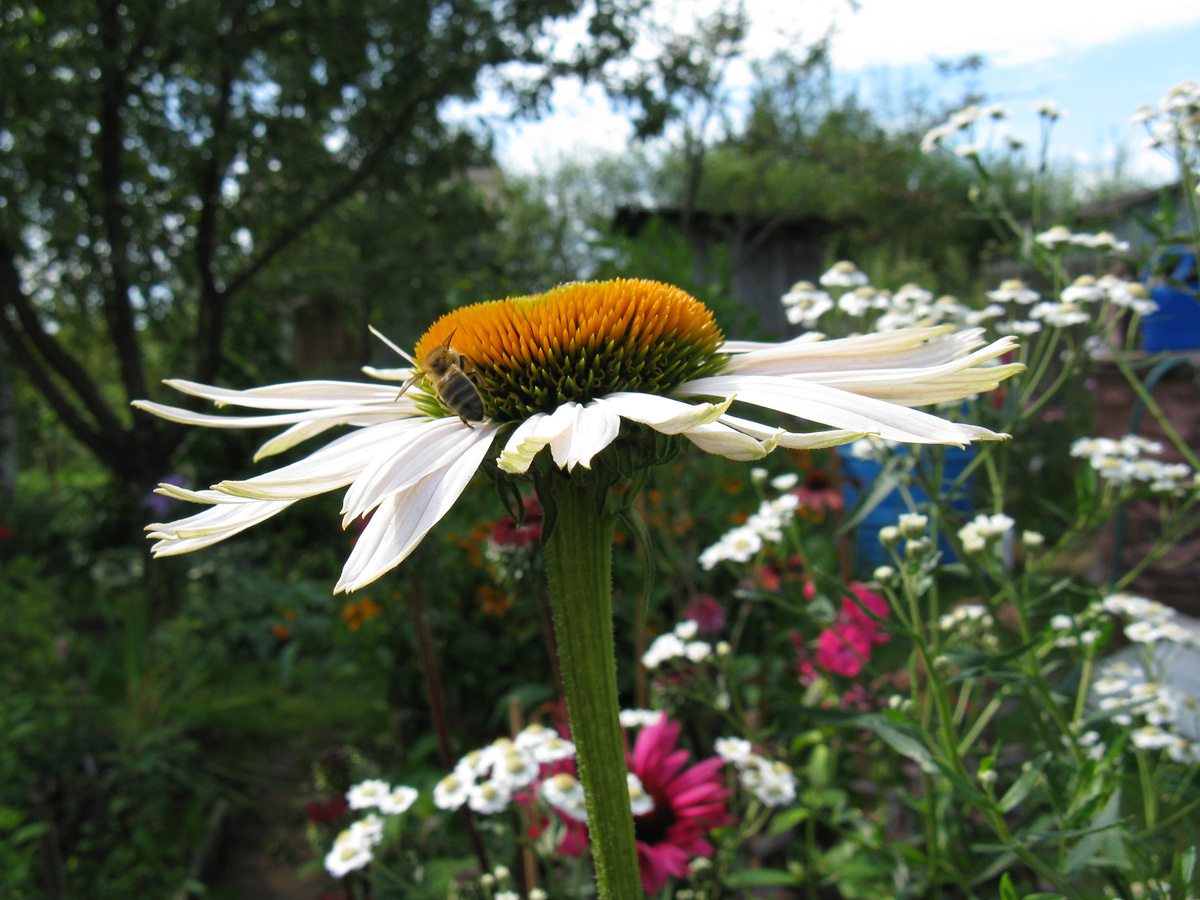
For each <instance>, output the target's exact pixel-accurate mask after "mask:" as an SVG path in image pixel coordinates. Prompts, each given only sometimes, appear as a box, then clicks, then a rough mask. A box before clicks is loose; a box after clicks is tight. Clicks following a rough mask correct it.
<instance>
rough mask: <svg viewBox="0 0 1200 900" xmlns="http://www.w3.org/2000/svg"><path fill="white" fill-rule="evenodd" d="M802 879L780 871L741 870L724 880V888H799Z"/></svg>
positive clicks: (802, 882)
mask: <svg viewBox="0 0 1200 900" xmlns="http://www.w3.org/2000/svg"><path fill="white" fill-rule="evenodd" d="M802 884H804V879H803V878H802V877H801V876H800V875H796V874H794V873H792V872H785V871H783V870H782V869H742V870H741V871H740V872H734V873H733V874H732V875H730V876H729V877H728V878H726V879H725V887H730V888H753V887H800V885H802Z"/></svg>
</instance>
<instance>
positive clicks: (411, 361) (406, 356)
mask: <svg viewBox="0 0 1200 900" xmlns="http://www.w3.org/2000/svg"><path fill="white" fill-rule="evenodd" d="M367 328H368V329H370V331H371V334H373V335H375V337H377V338H379V339H380V340H381V341H383V342H384V343H385V344H387V345H388V346H389V347H391V348H392V349H393V350H395V351H396V352H397V353H399V354H400V355H401V356H403V357H404V358H405V359H407V360H408V361H409V362H410V363H412V364H413V365H414V366H415V365H417V361H416V360H415V359H413V358H412V357H411V356H409V355H408V354H407V353H405V352H404V351H403V350H401V349H400V348H399V347H397V346H396V345H395V344H393V343H392V342H391V341H390V340H388V338H386V337H384V336H383V335H382V334H381V333H380V332H379V331H378V330H376V328H375V326H374V325H368V326H367Z"/></svg>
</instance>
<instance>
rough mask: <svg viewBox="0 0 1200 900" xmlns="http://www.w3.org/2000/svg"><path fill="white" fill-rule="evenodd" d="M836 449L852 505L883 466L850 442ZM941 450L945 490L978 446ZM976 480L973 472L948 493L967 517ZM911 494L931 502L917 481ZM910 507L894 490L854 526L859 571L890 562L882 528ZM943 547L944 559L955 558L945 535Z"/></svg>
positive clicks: (867, 571) (903, 449)
mask: <svg viewBox="0 0 1200 900" xmlns="http://www.w3.org/2000/svg"><path fill="white" fill-rule="evenodd" d="M939 449H941V448H939ZM837 450H838V456H839V457H840V458H841V464H842V494H843V497H844V498H845V501H846V509H850V508H851V507H853V506H854V504H855V503H857V502H858V498H859V496H860V495H861V494H862V493H863V491H870V489H871V485H872V484H873V483H874V481H875V479H876V477H878V475H879V473H880V471H882V469H883V466H882V465H881V464H880V463H878V462H876V461H875V460H873V459H860V458H858V457H856V456H854V455H853V454H852V453H851V452H850V446H849V445H846V446H842V447H838V448H837ZM895 452H896V453H908V452H910V451H909V448H908V447H898V448H896V450H895ZM931 452H937V451H925V455H926V456H927V455H928V454H929V453H931ZM942 452H943V453H944V454H945V456H944V457H943V460H942V490H943V492H947V491H950V489H951V487H952V485H953V484H954V482H955V481H956V480H957V479H958V476H960V475H961V474H962V473H963V470H964V469H966V467H967V466H968V465H969V464H970V463H971V460H973V459H974V458H975V448H974V447H972V446H970V445H967V446H966V447H946V448H944V449H943V450H942ZM974 481H975V476H974V475H969V476H967V478H966V479H965V480H964V481H963V483H962V484H960V485H959V486H958V487H957V488H956V489H955V490H954V493H953V494H952V495H950V497H949V500H950V507H951V509H953V510H954V511H955V512H956V513H958V514H960V515H961V516H962V517H963V518H964V519H965V518H970V516H971V513H972V511H973V510H974V506H975V504H974V488H975V485H974ZM909 494H910V495H911V496H912V499H913V501H914V502H916V503H917V504H918V505H920V504H923V503H928V502H929V497H928V495H927V494H926V493H925V492H924V491H923V490H921V489H920V488H919V487H917V486H916V485H910V486H909ZM909 511H910V510H909V508H908V505H907V504H906V503H905V502H904V497H903V496H902V495H901V493H900V491H899V490H894V491H892V492H891V493H890V494H888V495H887V496H886V497H884V498H883V501H882V502H881V503H880V504H879V505H878V506H876V507H875V508H874V509H872V510H871V511H870V512H869V513H867V515H866V516H865V517H864V518H863V519H862V520H861V521H860V522H859V523H858V526H857V527H856V528H855V532H856V534H855V548H856V553H855V557H856V568H857V569H858V571H859V573H860V574H863V575H869V574H870V573H871V572H872V571H874V569H875V567H876V566H881V565H890V564H891V562H892V557H891V554H890V553H889V552H888V551H887V550H886V549H885V548H884V546H883V545H882V544H880V543H879V531H880V529H882V528H884V527H885V526H887V525H895V524H896V522H897V521H898V520H899V519H900V515H901V513H906V512H909ZM940 549H941V551H942V553H943V554H945V555H946V556H945V557H944V558H943V562H945V561H953V559H954V556H953V554H952V551H951V549H950V544H949V542H947V541H946V539H945V538H942V539H941V541H940Z"/></svg>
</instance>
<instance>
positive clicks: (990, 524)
mask: <svg viewBox="0 0 1200 900" xmlns="http://www.w3.org/2000/svg"><path fill="white" fill-rule="evenodd" d="M1014 524H1016V523H1015V522H1014V521H1013V519H1012V517H1010V516H1006V515H1005V514H1004V513H994V514H993V515H990V516H989V515H987V514H986V513H980V514H979V515H977V516H976V517H975V518H974V519H972V520H971V521H970V522H968V523H967V524H966V525H964V526H963V527H962V528H960V529H958V539H959V541H961V542H962V548H963V552H964V553H982V552H983V551H984V550H986V549H987V548H988V547H990V546H994V545H995V544H996V542H997V541H999V540H1000V539H1001V538H1003V537H1004V535H1006V534H1007V533H1008V532H1010V531H1011V530H1012V527H1013V525H1014Z"/></svg>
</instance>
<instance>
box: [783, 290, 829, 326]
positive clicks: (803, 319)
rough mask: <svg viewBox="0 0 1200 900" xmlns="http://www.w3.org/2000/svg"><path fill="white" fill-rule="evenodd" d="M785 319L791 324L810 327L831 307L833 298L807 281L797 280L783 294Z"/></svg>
mask: <svg viewBox="0 0 1200 900" xmlns="http://www.w3.org/2000/svg"><path fill="white" fill-rule="evenodd" d="M780 299H781V302H782V303H783V305H784V309H785V315H786V316H787V320H788V321H789V322H791V323H792V324H793V325H803V326H804V327H805V328H812V327H813V326H815V325H816V324H817V320H818V319H819V318H821V315H822V314H823V313H826V312H828V311H829V310H831V309H833V298H831V297H830V296H829V294H827V293H826V292H825V291H823V290H821V289H820V288H819V287H817V286H816V285H814V284H813V283H812V282H809V281H798V282H796V283H795V284H793V285H792V288H791V290H789V291H788V292H787V293H786V294H784V295H783V297H782V298H780Z"/></svg>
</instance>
